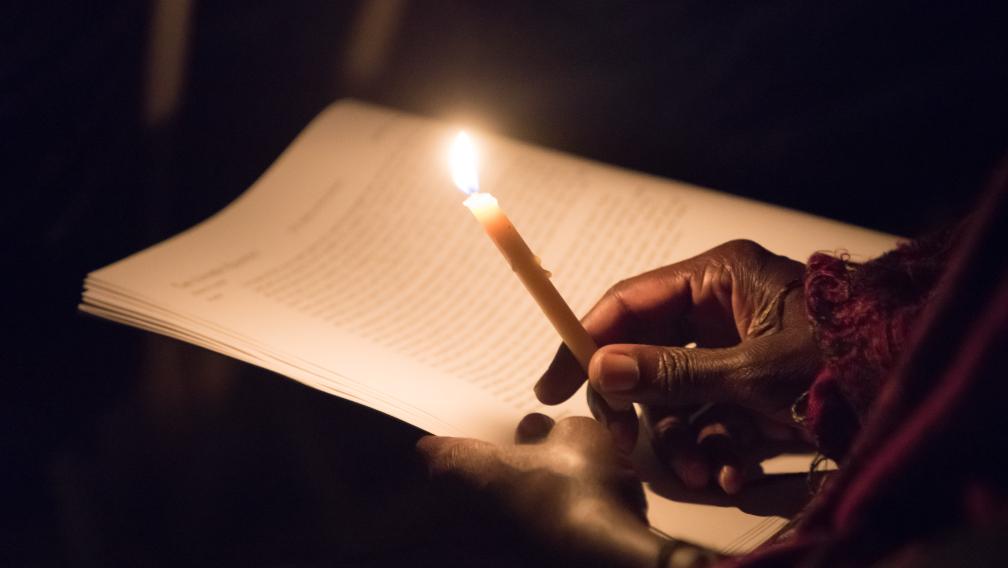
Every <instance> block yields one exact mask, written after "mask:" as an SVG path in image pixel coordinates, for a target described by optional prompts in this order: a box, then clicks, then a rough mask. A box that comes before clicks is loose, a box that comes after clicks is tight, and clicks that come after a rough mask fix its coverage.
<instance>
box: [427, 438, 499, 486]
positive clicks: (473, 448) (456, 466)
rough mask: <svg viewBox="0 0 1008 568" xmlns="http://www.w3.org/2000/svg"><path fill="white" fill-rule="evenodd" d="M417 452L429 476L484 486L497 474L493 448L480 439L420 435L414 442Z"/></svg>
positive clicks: (494, 448)
mask: <svg viewBox="0 0 1008 568" xmlns="http://www.w3.org/2000/svg"><path fill="white" fill-rule="evenodd" d="M416 448H417V451H418V452H420V455H421V456H422V457H423V459H424V461H425V462H426V463H427V471H428V473H429V474H430V476H431V477H434V478H437V477H445V476H455V477H458V478H460V479H462V480H463V481H467V482H470V483H473V484H476V485H484V484H486V483H489V482H491V481H492V480H493V479H495V478H496V477H497V476H498V475H499V473H500V467H501V461H500V459H498V448H497V446H495V445H493V444H491V443H489V442H484V441H482V440H473V439H470V438H450V437H444V436H424V437H423V438H420V440H419V441H417V444H416Z"/></svg>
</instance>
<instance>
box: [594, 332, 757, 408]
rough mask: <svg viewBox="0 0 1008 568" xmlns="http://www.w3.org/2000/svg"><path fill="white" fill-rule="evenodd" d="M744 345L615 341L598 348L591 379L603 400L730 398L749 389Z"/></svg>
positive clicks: (674, 402) (670, 401) (663, 402)
mask: <svg viewBox="0 0 1008 568" xmlns="http://www.w3.org/2000/svg"><path fill="white" fill-rule="evenodd" d="M749 359H750V358H749V357H748V356H747V349H746V346H736V347H728V348H721V349H703V348H697V349H687V348H682V347H664V346H656V345H635V344H616V345H607V346H605V347H603V348H601V349H599V350H598V351H597V352H596V353H595V355H594V356H592V359H591V363H590V364H589V366H588V380H589V384H590V385H591V386H592V388H594V389H595V390H597V391H598V392H599V394H601V395H603V396H605V397H606V399H607V400H615V401H634V402H640V403H643V404H653V405H672V406H681V405H686V404H700V403H704V402H732V401H735V400H738V399H739V398H740V397H742V396H745V395H747V394H748V393H747V392H745V387H747V386H751V381H748V380H742V379H748V376H746V375H745V374H746V373H751V372H752V370H753V366H752V364H751V363H750V361H749Z"/></svg>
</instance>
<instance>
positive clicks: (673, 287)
mask: <svg viewBox="0 0 1008 568" xmlns="http://www.w3.org/2000/svg"><path fill="white" fill-rule="evenodd" d="M691 301H692V295H691V294H690V273H689V272H688V270H686V267H685V265H682V264H680V265H676V264H674V265H671V266H666V267H664V268H659V269H657V270H652V271H650V272H645V273H643V274H640V275H638V276H634V277H633V278H629V279H627V280H623V281H621V282H619V283H617V284H616V285H615V286H613V287H612V288H610V289H609V290H608V291H607V292H606V293H605V295H603V296H602V298H601V299H600V300H599V301H598V303H596V304H595V306H594V307H593V308H592V309H591V310H590V311H589V312H588V314H587V315H585V317H584V318H583V319H582V320H581V323H582V324H583V325H584V327H585V330H587V331H588V334H589V335H591V336H592V339H594V340H595V343H597V344H598V345H605V344H608V343H615V342H627V341H635V342H664V343H677V342H680V341H679V339H680V338H679V337H673V335H672V332H673V330H676V329H678V328H676V326H674V325H670V323H669V322H674V321H678V320H680V319H681V318H680V317H679V316H681V315H682V314H683V313H684V312H685V311H686V310H687V309H688V307H689V305H690V302H691ZM676 335H678V334H676ZM684 341H685V340H684ZM585 378H586V375H585V370H584V369H583V368H581V365H580V364H579V363H578V362H577V359H575V358H574V356H573V355H572V354H571V352H570V351H569V350H568V349H567V347H566V346H565V345H561V346H560V349H558V350H557V353H556V355H555V356H554V357H553V361H552V362H551V363H550V365H549V368H548V369H546V372H545V373H544V374H543V376H542V377H541V378H540V379H539V381H538V382H537V383H536V385H535V388H534V391H535V393H536V396H537V397H538V398H539V401H540V402H542V403H543V404H559V403H561V402H563V401H565V400H567V399H568V398H570V397H571V395H573V394H574V393H575V392H577V389H578V388H579V387H580V386H581V383H583V382H584V381H585Z"/></svg>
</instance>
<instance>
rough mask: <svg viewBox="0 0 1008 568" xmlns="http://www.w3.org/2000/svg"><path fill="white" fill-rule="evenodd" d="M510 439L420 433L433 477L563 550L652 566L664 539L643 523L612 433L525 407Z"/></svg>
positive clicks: (636, 491)
mask: <svg viewBox="0 0 1008 568" xmlns="http://www.w3.org/2000/svg"><path fill="white" fill-rule="evenodd" d="M515 440H516V444H515V445H513V446H497V445H494V444H490V443H488V442H482V441H479V440H473V439H468V438H445V437H435V436H426V437H424V438H421V439H420V441H419V442H418V443H417V448H418V450H419V451H420V453H421V455H422V456H423V458H424V459H425V461H426V463H427V466H428V470H429V471H430V473H431V475H432V477H434V478H437V479H441V480H446V479H447V480H448V481H450V482H454V483H458V484H460V485H461V486H463V487H468V488H470V489H474V490H479V492H480V493H481V494H482V495H487V496H490V497H492V498H493V499H494V500H495V501H497V502H498V505H499V506H500V507H502V508H503V509H504V510H505V511H508V512H510V513H511V515H512V516H513V517H514V521H515V522H516V523H517V524H518V525H520V526H521V527H522V528H523V529H524V530H525V531H526V532H527V533H528V534H529V535H530V536H532V537H533V538H535V539H539V540H540V542H543V543H544V544H547V545H548V546H549V547H550V549H552V550H558V551H559V552H560V553H561V554H562V555H563V556H566V557H573V558H577V559H581V560H589V561H592V563H593V564H594V563H600V564H602V563H610V562H611V563H612V564H614V565H615V564H618V565H641V566H653V565H654V563H655V559H656V558H657V555H658V550H659V549H660V548H661V546H662V545H663V544H664V541H663V540H662V539H659V538H657V537H656V536H655V535H653V534H652V533H650V532H649V531H648V529H647V520H646V517H645V515H644V512H645V507H646V503H645V501H644V493H643V490H642V487H641V483H640V481H639V480H638V478H637V476H636V474H635V473H634V472H633V469H632V468H631V465H630V463H629V461H628V459H627V457H626V456H625V455H623V454H621V453H619V452H617V451H616V448H615V446H613V442H612V437H611V436H610V435H609V433H608V432H606V430H605V428H603V427H602V426H601V425H600V424H599V423H598V422H596V421H594V420H591V419H590V418H582V417H576V418H567V419H565V420H561V421H560V422H559V423H557V424H556V425H555V426H554V424H553V421H552V420H551V419H550V418H548V417H546V416H544V415H542V414H530V415H529V416H526V417H525V419H523V420H522V422H521V423H520V424H519V426H518V430H517V432H516V434H515Z"/></svg>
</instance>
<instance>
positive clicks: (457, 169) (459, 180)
mask: <svg viewBox="0 0 1008 568" xmlns="http://www.w3.org/2000/svg"><path fill="white" fill-rule="evenodd" d="M451 174H452V181H454V182H455V186H456V187H458V188H459V189H460V190H461V191H462V192H463V193H465V194H466V195H472V194H474V193H477V192H478V191H479V174H478V173H477V172H476V146H475V145H474V144H473V141H472V139H471V138H469V135H468V134H466V133H465V132H459V133H458V136H456V137H455V142H454V143H452V148H451Z"/></svg>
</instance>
